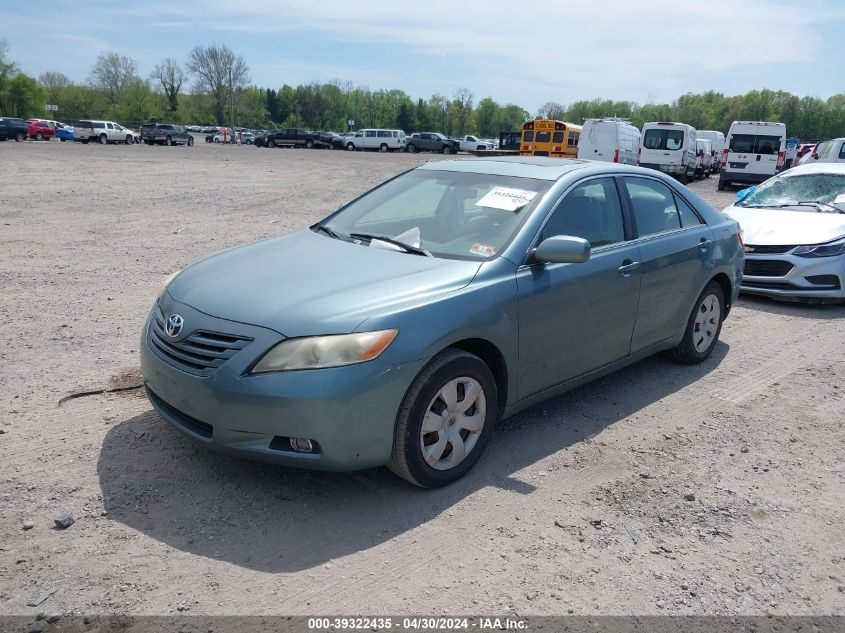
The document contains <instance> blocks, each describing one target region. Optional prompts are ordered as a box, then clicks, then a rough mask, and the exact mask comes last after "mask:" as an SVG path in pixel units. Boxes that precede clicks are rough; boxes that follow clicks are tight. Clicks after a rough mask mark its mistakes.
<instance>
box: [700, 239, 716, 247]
mask: <svg viewBox="0 0 845 633" xmlns="http://www.w3.org/2000/svg"><path fill="white" fill-rule="evenodd" d="M712 243H713V240H708V239H706V238H704V237H702V238H701V241H700V242H699V243H698V245H699V247H701V248H707V247H708V246H710V245H711V244H712Z"/></svg>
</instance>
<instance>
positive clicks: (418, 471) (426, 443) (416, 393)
mask: <svg viewBox="0 0 845 633" xmlns="http://www.w3.org/2000/svg"><path fill="white" fill-rule="evenodd" d="M450 384H451V385H453V386H455V392H454V396H455V404H454V405H453V408H452V410H451V411H449V410H448V409H446V408H445V407H446V400H445V399H444V398H443V397H441V394H442V393H443V390H444V389H446V388H447V387H448V385H450ZM460 385H463V388H462V387H461V386H460ZM471 386H474V387H475V389H477V390H478V391H477V393H478V396H477V398H475V399H473V402H472V403H471V404H470V406H469V408H466V409H464V412H461V409H460V407H461V405H462V403H463V402H462V401H463V400H464V398H467V397H469V396H468V395H467V393H468V392H467V391H466V390H467V389H468V388H470V387H471ZM447 392H448V390H447ZM461 393H463V395H464V398H462V399H461V400H462V401H458V400H457V398H458V397H460V396H461ZM470 410H473V414H472V415H469V416H466V415H464V413H465V412H466V411H470ZM447 411H448V412H449V416H448V418H447V419H444V418H442V417H440V416H439V415H438V413H446V412H447ZM427 413H433V414H434V415H433V416H432V418H433V420H432V421H434V422H435V423H436V422H437V421H440V422H442V423H443V425H442V427H441V429H440V430H433V431H430V432H428V433H425V434H423V422H424V420H425V418H426V417H428V416H427ZM476 416H478V417H476ZM473 418H474V420H473ZM498 418H499V403H498V396H497V390H496V380H495V379H494V377H493V372H491V371H490V368H489V367H488V366H487V365H486V364H485V363H484V361H482V360H481V359H480V358H478V357H477V356H474V355H472V354H469V353H467V352H464V351H461V350H457V349H447V350H446V351H444V352H442V353H441V354H439V355H437V356H436V357H434V359H433V360H432V361H431V362H430V363H429V364H428V365H427V366H426V367H425V368H424V369H423V370H422V371H421V372H420V374H419V375H418V376H417V378H416V379H415V380H414V382H413V384H412V385H411V387H410V388H409V389H408V392H407V393H406V394H405V398H404V399H403V400H402V405H401V406H400V408H399V413H398V414H397V417H396V428H395V430H394V434H393V452H392V454H391V458H390V464H389V465H388V467H389V468H390V470H392V471H393V472H394V473H396V474H397V475H399V476H400V477H402V478H403V479H405V480H407V481H409V482H411V483H412V484H414V485H416V486H420V487H422V488H439V487H441V486H445V485H447V484H450V483H452V482H453V481H456V480H458V479H460V478H461V477H463V476H464V475H465V474H466V473H467V472H468V471H469V470H470V469H471V468H472V467H473V466H474V465H475V463H476V462H477V461H478V460H479V458H480V457H481V454H482V453H483V452H484V448H485V447H486V446H487V443H488V441H489V440H490V435H491V433H492V432H493V427H494V426H495V424H496V422H498ZM462 421H465V422H466V423H473V424H472V427H470V428H469V429H467V428H465V427H462V426H461V423H462ZM450 436H451V437H450ZM455 440H459V441H460V446H461V447H463V450H464V451H468V452H465V455H464V457H462V458H461V459H460V460H459V461H457V462H456V463H455V464H454V465H450V464H449V460H450V457H452V456H453V455H455V456H457V455H458V454H459V451H458V450H457V449H456V446H458V445H457V444H453V442H454V441H455ZM438 445H440V448H439V451H438V449H437V446H438ZM424 447H431V448H432V449H433V453H432V455H433V457H430V459H432V460H434V461H435V462H436V464H437V466H438V467H434V466H432V465H431V461H426V457H425V456H424V455H423V450H424Z"/></svg>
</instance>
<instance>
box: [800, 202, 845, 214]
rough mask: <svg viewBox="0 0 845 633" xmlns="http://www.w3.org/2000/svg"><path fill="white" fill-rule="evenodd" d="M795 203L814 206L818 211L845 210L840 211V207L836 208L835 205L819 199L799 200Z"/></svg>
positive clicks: (838, 211)
mask: <svg viewBox="0 0 845 633" xmlns="http://www.w3.org/2000/svg"><path fill="white" fill-rule="evenodd" d="M797 204H798V205H800V206H810V207H816V209H818V210H819V213H821V212H822V211H823V210H827V211H836V212H837V213H845V211H842V210H841V209H838V208H837V207H835V206H833V205H832V204H829V203H827V202H822V201H821V200H799V201H798V203H797Z"/></svg>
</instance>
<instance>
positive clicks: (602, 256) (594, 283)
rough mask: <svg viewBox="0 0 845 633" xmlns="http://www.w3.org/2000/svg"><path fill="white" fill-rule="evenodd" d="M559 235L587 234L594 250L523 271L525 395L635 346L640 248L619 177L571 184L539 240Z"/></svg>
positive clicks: (520, 275) (522, 371)
mask: <svg viewBox="0 0 845 633" xmlns="http://www.w3.org/2000/svg"><path fill="white" fill-rule="evenodd" d="M554 235H570V236H575V237H581V238H584V239H586V240H587V241H589V242H590V245H591V249H592V252H591V256H590V259H589V261H587V262H584V263H581V264H543V263H534V264H530V265H525V266H522V267H521V268H520V269H519V270H518V271H517V290H518V295H519V377H518V381H519V397H520V398H524V397H527V396H530V395H532V394H535V393H537V392H539V391H542V390H543V389H547V388H549V387H553V386H554V385H557V384H559V383H562V382H564V381H566V380H569V379H571V378H575V377H577V376H580V375H582V374H586V373H588V372H590V371H592V370H594V369H598V368H599V367H602V366H604V365H607V364H609V363H612V362H614V361H616V360H619V359H621V358H624V357H625V356H627V355H628V354H629V352H630V345H631V334H632V332H633V330H634V322H635V320H636V315H637V304H638V301H639V294H640V271H639V261H640V256H639V249H638V248H637V246H636V244H635V243H633V242H631V241H629V240H628V239H626V231H625V223H624V220H623V215H622V206H621V204H620V198H619V192H618V190H617V187H616V183H615V181H614V179H613V178H612V177H609V176H608V177H599V178H590V179H586V180H584V181H582V182H581V183H579V184H578V185H576V186H575V187H574V188H573V189H572V190H570V192H568V193H567V194H566V195H565V196H564V197H563V198H562V199H561V201H560V202H559V203H558V205H557V207H555V209H554V211H552V213H551V214H550V215H549V218H548V220H547V222H546V224H545V226H544V227H543V229H542V231H541V234H540V236H539V239H538V240H537V243H538V244H539V242H541V241H542V240H543V239H546V238H548V237H552V236H554Z"/></svg>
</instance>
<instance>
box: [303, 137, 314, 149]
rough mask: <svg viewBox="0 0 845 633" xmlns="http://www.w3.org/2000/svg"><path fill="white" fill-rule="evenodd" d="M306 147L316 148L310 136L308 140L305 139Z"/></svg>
mask: <svg viewBox="0 0 845 633" xmlns="http://www.w3.org/2000/svg"><path fill="white" fill-rule="evenodd" d="M305 147H307V148H308V149H314V141H312V140H311V139H310V138H309V139H308V140H307V141H305Z"/></svg>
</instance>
